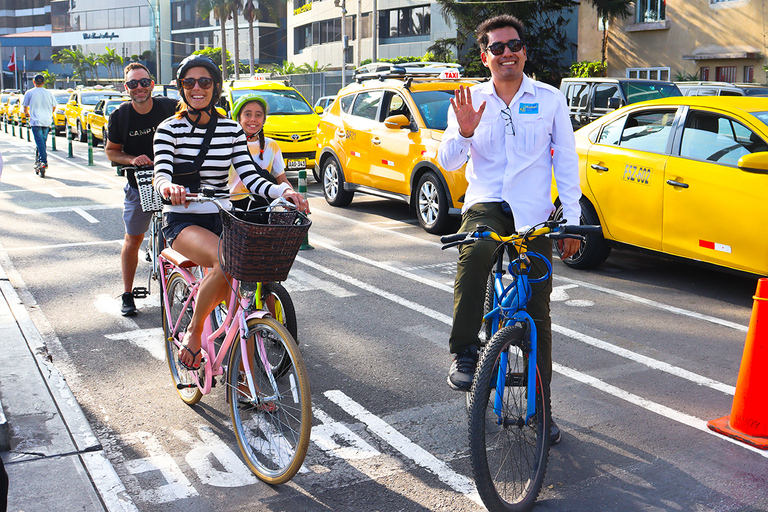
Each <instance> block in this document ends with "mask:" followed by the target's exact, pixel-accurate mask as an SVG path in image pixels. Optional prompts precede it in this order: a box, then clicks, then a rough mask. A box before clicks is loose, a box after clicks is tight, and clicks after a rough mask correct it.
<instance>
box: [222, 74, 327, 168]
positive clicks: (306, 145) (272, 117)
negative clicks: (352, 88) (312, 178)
mask: <svg viewBox="0 0 768 512" xmlns="http://www.w3.org/2000/svg"><path fill="white" fill-rule="evenodd" d="M257 78H258V77H257ZM246 94H257V95H259V96H261V97H262V98H264V101H266V102H267V108H268V109H269V112H268V113H267V122H266V123H265V124H264V135H265V136H267V137H269V138H271V139H274V141H275V142H277V144H278V146H280V151H281V152H282V153H283V159H284V160H285V169H286V170H287V171H291V170H300V169H312V170H314V168H315V147H316V130H317V123H318V122H319V121H320V116H319V115H318V114H317V112H316V111H315V110H314V109H313V108H312V107H311V106H310V105H309V102H307V100H306V99H305V98H304V96H302V95H301V93H300V92H299V91H297V90H296V89H294V88H293V87H291V86H290V85H288V84H287V83H286V82H276V81H269V80H232V81H229V82H227V83H225V84H224V90H223V91H222V95H221V96H222V97H221V102H220V104H219V106H220V107H222V108H224V109H225V110H226V111H227V112H231V111H232V106H233V105H234V104H235V102H237V100H238V99H240V98H241V97H242V96H245V95H246ZM320 111H322V109H320Z"/></svg>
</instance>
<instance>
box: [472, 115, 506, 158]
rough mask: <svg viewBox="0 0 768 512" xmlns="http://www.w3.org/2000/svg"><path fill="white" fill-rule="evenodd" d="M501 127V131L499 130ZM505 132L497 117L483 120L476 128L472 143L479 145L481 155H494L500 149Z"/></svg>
mask: <svg viewBox="0 0 768 512" xmlns="http://www.w3.org/2000/svg"><path fill="white" fill-rule="evenodd" d="M500 127H501V132H499V129H500ZM503 134H504V128H503V127H502V125H501V123H500V122H499V121H498V120H497V119H491V120H488V121H486V120H482V121H480V124H479V125H478V126H477V128H475V134H474V136H473V137H472V143H473V144H475V145H476V146H477V150H478V152H479V153H480V154H481V155H484V156H488V155H492V154H493V153H494V152H498V151H499V150H500V147H501V137H502V135H503Z"/></svg>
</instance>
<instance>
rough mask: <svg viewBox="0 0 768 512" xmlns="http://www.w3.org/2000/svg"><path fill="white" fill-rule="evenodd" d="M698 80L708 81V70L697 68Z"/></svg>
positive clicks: (706, 68)
mask: <svg viewBox="0 0 768 512" xmlns="http://www.w3.org/2000/svg"><path fill="white" fill-rule="evenodd" d="M699 80H704V81H706V80H709V68H708V67H704V68H699Z"/></svg>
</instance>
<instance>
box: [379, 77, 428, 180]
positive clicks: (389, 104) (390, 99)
mask: <svg viewBox="0 0 768 512" xmlns="http://www.w3.org/2000/svg"><path fill="white" fill-rule="evenodd" d="M382 107H383V108H382V117H381V122H379V123H376V124H375V126H374V127H373V129H372V130H371V158H370V165H371V168H370V169H371V170H370V180H371V186H372V187H374V188H380V189H384V190H387V191H391V192H394V193H396V194H402V195H408V194H410V189H411V187H410V178H411V171H412V170H413V162H414V161H415V160H417V157H416V156H415V155H413V154H412V152H413V151H416V149H417V148H418V147H420V144H419V142H420V140H419V139H420V138H421V136H420V132H419V131H418V130H417V131H412V130H411V127H410V126H404V127H402V128H399V127H394V126H389V127H388V126H387V125H386V124H385V123H384V121H385V120H386V119H387V118H389V117H392V116H396V115H403V116H405V117H406V118H407V119H409V120H410V121H411V122H412V123H413V122H414V121H413V119H414V118H413V115H412V113H411V110H410V108H409V107H408V104H407V103H406V101H405V98H404V97H403V96H401V95H400V94H398V93H396V92H392V91H388V92H387V93H386V94H385V97H384V103H383V105H382Z"/></svg>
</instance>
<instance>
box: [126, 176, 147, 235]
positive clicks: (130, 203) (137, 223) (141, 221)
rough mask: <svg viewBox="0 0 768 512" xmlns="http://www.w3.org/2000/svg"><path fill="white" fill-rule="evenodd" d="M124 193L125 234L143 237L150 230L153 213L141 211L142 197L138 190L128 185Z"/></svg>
mask: <svg viewBox="0 0 768 512" xmlns="http://www.w3.org/2000/svg"><path fill="white" fill-rule="evenodd" d="M123 191H124V192H125V209H124V210H123V222H124V223H125V233H126V234H128V235H143V234H144V233H146V232H147V230H148V229H149V223H150V221H151V220H152V212H145V211H144V210H142V209H141V197H140V196H139V190H138V189H135V188H133V187H132V186H130V185H129V184H128V183H126V184H125V188H124V189H123Z"/></svg>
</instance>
